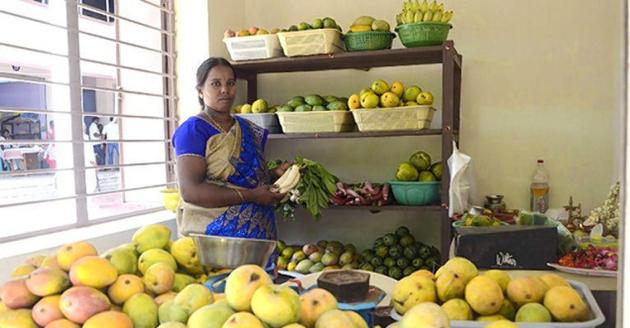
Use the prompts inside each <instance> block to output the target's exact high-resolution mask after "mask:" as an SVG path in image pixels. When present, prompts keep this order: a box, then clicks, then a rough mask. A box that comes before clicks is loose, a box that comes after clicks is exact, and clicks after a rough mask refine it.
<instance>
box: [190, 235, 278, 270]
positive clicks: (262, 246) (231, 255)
mask: <svg viewBox="0 0 630 328" xmlns="http://www.w3.org/2000/svg"><path fill="white" fill-rule="evenodd" d="M190 237H192V239H193V241H194V242H195V246H196V247H197V252H198V253H199V261H200V262H201V264H202V265H203V266H205V267H211V268H225V269H234V268H237V267H239V266H241V265H244V264H256V265H258V266H260V267H263V268H264V267H265V266H266V265H267V262H268V261H269V257H270V256H271V254H272V253H273V250H274V249H275V247H276V241H275V240H265V239H249V238H237V237H224V236H208V235H202V234H195V233H191V234H190Z"/></svg>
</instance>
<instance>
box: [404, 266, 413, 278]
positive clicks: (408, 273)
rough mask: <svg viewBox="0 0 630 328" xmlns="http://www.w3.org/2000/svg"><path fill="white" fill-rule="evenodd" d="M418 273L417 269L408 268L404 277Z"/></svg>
mask: <svg viewBox="0 0 630 328" xmlns="http://www.w3.org/2000/svg"><path fill="white" fill-rule="evenodd" d="M415 271H416V269H415V268H414V267H406V268H405V270H403V276H404V277H406V276H408V275H410V274H412V273H414V272H415Z"/></svg>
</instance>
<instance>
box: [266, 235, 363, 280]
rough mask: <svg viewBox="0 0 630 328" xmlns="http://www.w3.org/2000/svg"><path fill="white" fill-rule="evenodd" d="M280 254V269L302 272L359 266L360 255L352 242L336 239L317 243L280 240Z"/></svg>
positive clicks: (278, 247)
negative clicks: (292, 243)
mask: <svg viewBox="0 0 630 328" xmlns="http://www.w3.org/2000/svg"><path fill="white" fill-rule="evenodd" d="M277 250H278V253H279V254H280V256H278V260H277V262H276V264H277V265H278V268H279V269H280V270H287V271H296V272H299V273H302V274H308V273H315V272H320V271H326V270H333V269H357V268H359V262H358V260H359V255H358V254H357V249H356V247H355V246H354V245H352V244H346V245H345V246H344V244H342V243H341V242H339V241H336V240H331V241H327V240H320V241H319V242H317V244H306V245H304V246H299V245H286V243H285V242H284V241H282V240H279V241H278V245H277Z"/></svg>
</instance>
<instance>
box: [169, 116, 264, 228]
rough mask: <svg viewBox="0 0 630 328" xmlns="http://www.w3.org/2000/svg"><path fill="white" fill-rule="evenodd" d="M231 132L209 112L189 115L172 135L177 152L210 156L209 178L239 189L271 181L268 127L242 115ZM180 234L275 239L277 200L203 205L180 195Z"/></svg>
mask: <svg viewBox="0 0 630 328" xmlns="http://www.w3.org/2000/svg"><path fill="white" fill-rule="evenodd" d="M235 120H236V122H235V124H234V125H233V126H232V128H231V129H230V130H229V131H227V132H222V131H221V129H220V128H219V127H217V126H215V125H214V123H213V122H210V121H209V120H206V119H205V118H202V117H199V116H194V117H191V118H189V119H188V120H186V122H184V123H183V124H182V125H181V126H180V127H179V128H178V129H177V131H175V134H174V135H173V145H174V147H175V153H176V155H177V157H180V156H196V157H200V158H203V159H204V160H205V161H206V164H207V168H206V183H212V184H216V185H220V186H225V187H229V188H235V189H253V188H256V187H257V186H259V185H262V184H268V183H269V175H268V170H267V167H266V163H265V160H264V158H263V151H264V147H265V143H266V141H267V135H268V131H267V130H265V129H263V128H261V127H259V126H257V125H255V124H253V123H251V122H250V121H248V120H245V119H242V118H240V117H235ZM177 228H178V232H179V234H180V235H184V236H185V235H188V234H189V233H202V234H203V233H205V234H207V235H214V236H227V237H241V238H256V239H271V240H274V239H276V221H275V217H274V213H273V206H264V205H260V204H256V203H243V204H239V205H234V206H228V207H221V208H205V207H200V206H196V205H193V204H189V203H186V202H184V201H183V200H182V201H180V204H179V207H178V210H177Z"/></svg>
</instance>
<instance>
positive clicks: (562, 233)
mask: <svg viewBox="0 0 630 328" xmlns="http://www.w3.org/2000/svg"><path fill="white" fill-rule="evenodd" d="M547 212H548V211H547ZM516 224H520V225H545V226H550V227H556V229H557V230H558V251H559V252H560V254H562V255H564V254H566V253H568V252H570V251H572V250H573V249H575V248H576V247H577V243H576V242H575V239H574V238H573V234H572V233H571V231H569V229H567V227H565V226H564V224H562V222H560V221H558V220H556V219H554V218H551V217H548V216H546V215H545V214H541V213H538V212H528V211H520V212H519V214H518V218H517V219H516Z"/></svg>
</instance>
